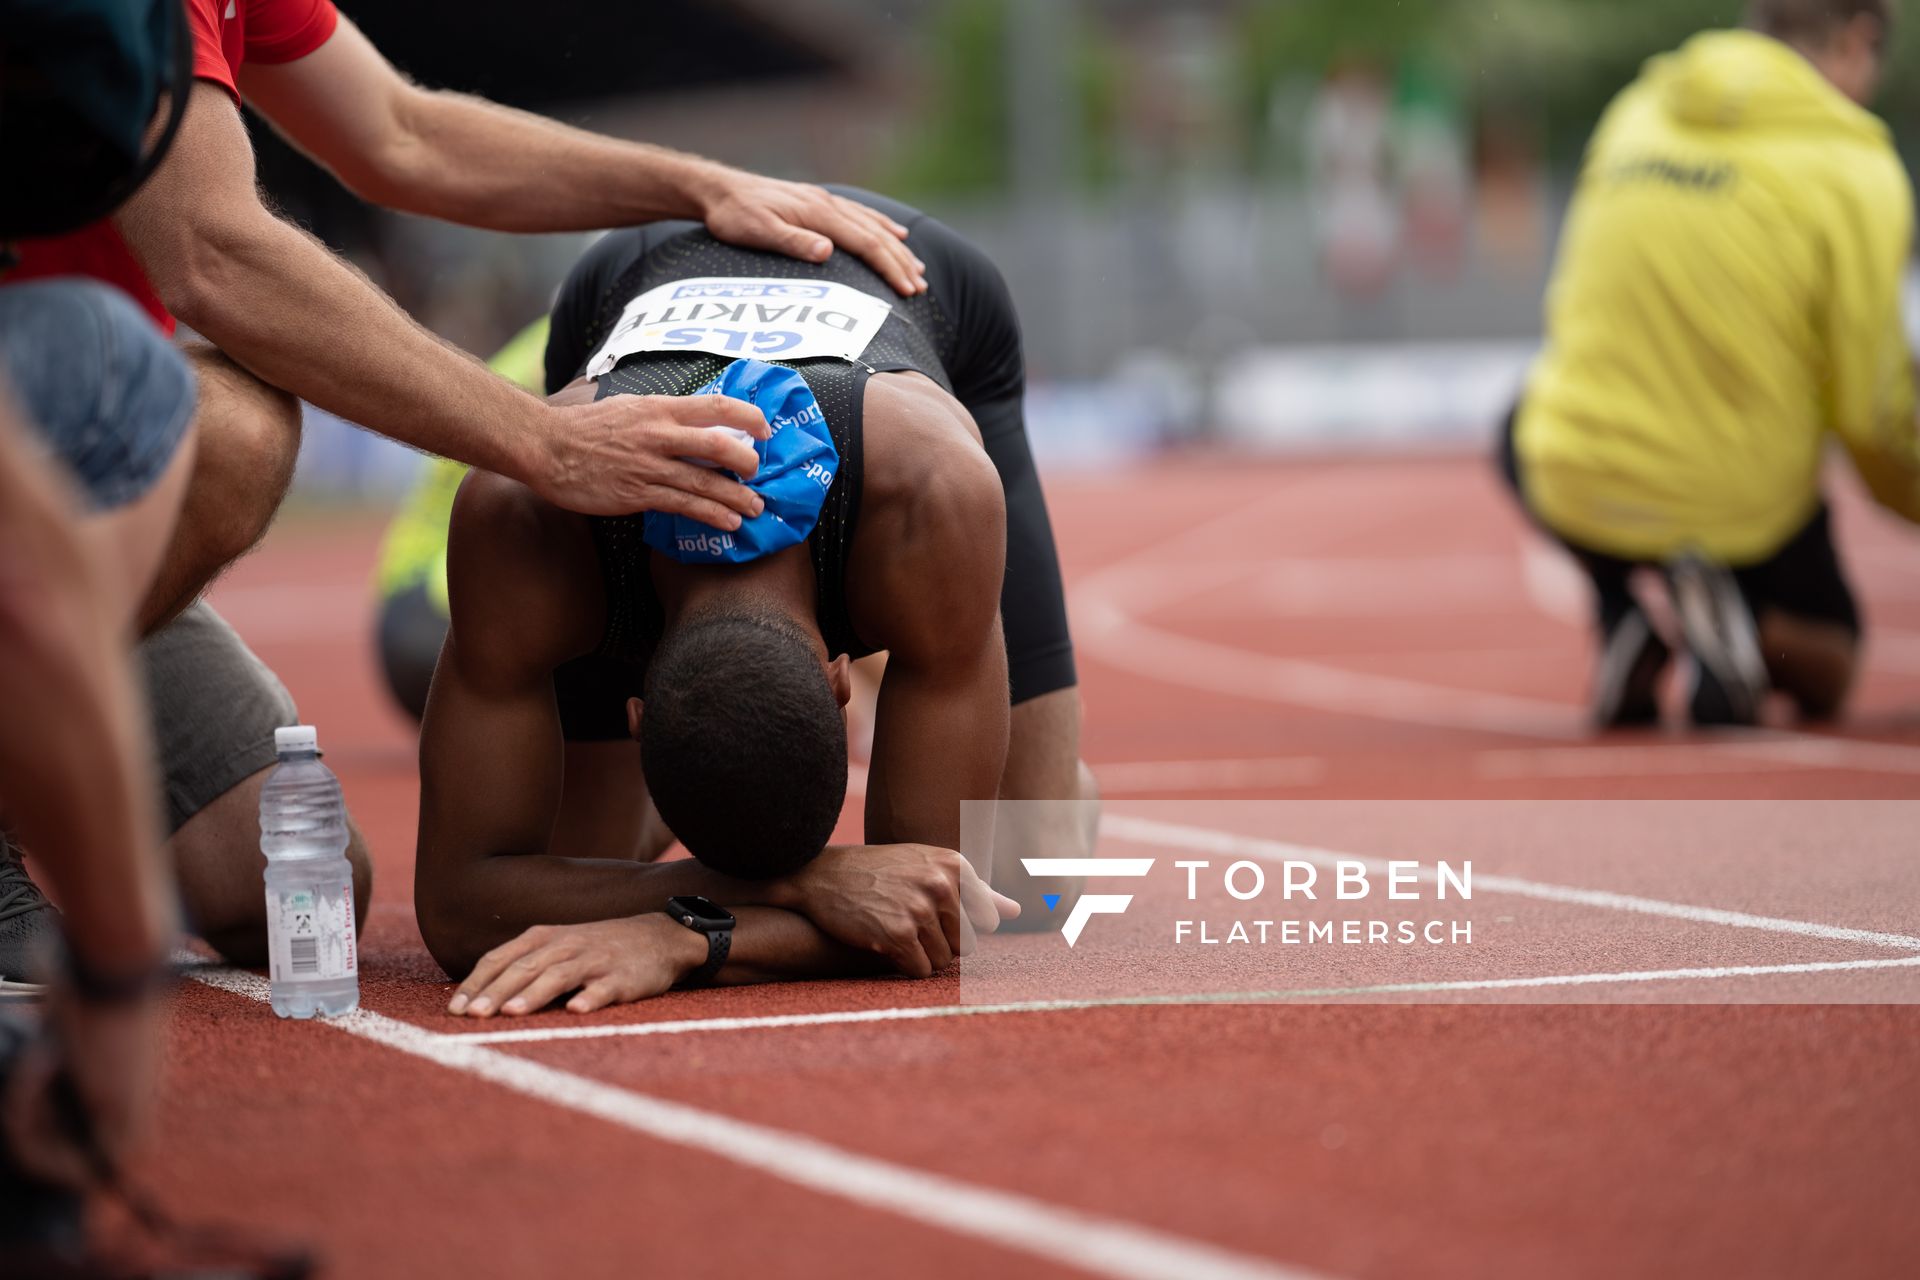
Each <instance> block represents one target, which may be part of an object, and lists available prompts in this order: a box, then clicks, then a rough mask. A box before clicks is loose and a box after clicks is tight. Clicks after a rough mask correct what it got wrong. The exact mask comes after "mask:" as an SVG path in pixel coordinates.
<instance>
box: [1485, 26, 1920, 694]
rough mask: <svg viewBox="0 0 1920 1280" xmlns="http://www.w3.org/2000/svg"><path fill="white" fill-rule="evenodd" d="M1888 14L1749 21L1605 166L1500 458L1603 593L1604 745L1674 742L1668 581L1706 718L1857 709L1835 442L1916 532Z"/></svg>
mask: <svg viewBox="0 0 1920 1280" xmlns="http://www.w3.org/2000/svg"><path fill="white" fill-rule="evenodd" d="M1893 4H1894V0H1753V2H1752V3H1751V4H1750V5H1749V6H1748V13H1747V26H1746V29H1744V30H1738V31H1713V32H1707V33H1704V34H1701V35H1699V36H1696V37H1694V38H1693V39H1692V40H1690V41H1689V42H1688V43H1687V44H1685V45H1684V46H1682V47H1681V48H1680V49H1679V50H1678V51H1676V52H1674V53H1671V54H1667V55H1665V56H1662V57H1658V58H1655V59H1653V60H1652V61H1651V62H1650V63H1649V64H1648V65H1647V68H1646V70H1645V73H1644V74H1643V75H1642V76H1641V77H1640V79H1639V80H1637V81H1636V82H1635V83H1634V84H1632V85H1631V86H1630V87H1628V88H1627V89H1626V90H1625V91H1624V92H1622V93H1621V94H1620V96H1619V97H1618V98H1617V99H1615V101H1614V102H1613V104H1612V106H1611V107H1609V108H1608V111H1607V113H1606V115H1605V117H1604V118H1603V119H1602V121H1601V123H1600V126H1599V128H1598V130H1597V132H1596V133H1595V135H1594V137H1593V140H1592V143H1591V144H1590V146H1589V149H1588V152H1587V156H1586V160H1585V163H1584V167H1583V170H1582V173H1581V176H1580V181H1579V186H1578V188H1577V190H1576V192H1575V195H1574V201H1573V207H1572V209H1571V210H1570V212H1569V214H1568V219H1567V225H1566V229H1565V232H1564V234H1563V239H1562V242H1561V246H1560V254H1559V261H1558V264H1557V266H1556V269H1555V275H1554V279H1553V283H1552V287H1551V289H1550V291H1549V294H1548V299H1547V329H1548V342H1547V348H1546V351H1545V353H1544V354H1543V355H1542V357H1541V359H1540V360H1539V362H1538V363H1537V364H1536V366H1535V368H1534V370H1533V373H1532V376H1531V378H1530V381H1529V385H1528V387H1527V390H1526V393H1525V396H1524V399H1523V401H1522V404H1521V407H1520V408H1519V410H1517V411H1516V413H1515V415H1514V418H1513V419H1512V421H1511V422H1510V423H1509V425H1508V428H1507V431H1506V432H1505V434H1504V438H1503V444H1504V447H1503V450H1502V457H1503V462H1504V464H1505V469H1506V472H1507V475H1508V478H1509V479H1510V480H1511V481H1512V482H1513V484H1514V485H1515V486H1516V488H1517V490H1518V492H1519V493H1520V496H1521V498H1522V501H1523V504H1524V506H1525V507H1526V509H1527V511H1528V512H1529V513H1530V514H1531V515H1532V516H1533V518H1534V519H1535V520H1537V521H1538V522H1539V523H1540V524H1541V525H1543V526H1544V527H1545V528H1546V530H1547V531H1548V532H1549V533H1551V534H1553V535H1554V536H1555V537H1556V538H1557V539H1558V540H1559V541H1561V542H1562V543H1564V544H1565V545H1566V546H1567V547H1568V548H1569V549H1570V550H1571V551H1572V552H1573V553H1574V555H1575V557H1576V559H1578V560H1579V561H1580V563H1581V565H1582V566H1583V567H1584V568H1585V569H1586V570H1587V572H1588V574H1589V575H1590V576H1591V577H1592V579H1593V583H1594V588H1595V592H1596V598H1597V603H1598V608H1597V612H1598V617H1599V623H1600V629H1601V653H1600V659H1599V664H1598V674H1597V677H1596V680H1595V687H1594V710H1595V715H1596V719H1597V720H1598V722H1599V723H1600V724H1601V725H1602V726H1609V727H1610V726H1621V725H1631V724H1644V723H1651V722H1653V721H1655V720H1657V719H1658V701H1657V695H1658V689H1659V682H1660V679H1661V677H1662V675H1663V673H1664V671H1665V669H1666V667H1667V665H1668V663H1669V660H1670V658H1671V647H1670V646H1669V644H1668V642H1667V641H1666V640H1665V639H1663V638H1662V637H1661V636H1660V635H1659V634H1657V632H1656V630H1655V628H1654V626H1653V624H1652V623H1651V622H1650V620H1649V617H1648V614H1647V613H1646V611H1645V610H1644V609H1643V608H1642V606H1641V603H1640V601H1639V600H1638V598H1637V597H1636V595H1635V593H1634V586H1633V576H1634V573H1635V570H1636V569H1637V568H1640V567H1645V566H1654V567H1657V568H1658V569H1659V570H1661V571H1662V572H1664V573H1665V575H1666V577H1667V581H1668V585H1669V588H1670V593H1671V596H1672V599H1673V603H1674V606H1675V608H1674V614H1675V617H1676V620H1677V621H1678V623H1679V629H1680V632H1681V635H1680V636H1679V637H1678V639H1679V641H1680V642H1681V643H1684V645H1685V647H1686V649H1687V650H1688V652H1689V655H1690V656H1691V658H1692V659H1693V662H1692V664H1691V666H1692V670H1693V680H1692V689H1691V696H1690V710H1691V713H1692V717H1693V719H1694V720H1695V722H1697V723H1703V724H1728V723H1732V724H1744V723H1752V722H1754V721H1755V720H1757V719H1758V718H1759V716H1760V714H1761V711H1762V708H1763V704H1764V702H1765V700H1766V697H1767V695H1768V693H1769V691H1770V690H1776V689H1777V690H1779V691H1780V692H1783V693H1785V694H1787V695H1789V696H1790V697H1791V698H1792V700H1793V701H1794V703H1795V704H1796V705H1797V707H1798V709H1799V711H1800V713H1801V714H1802V715H1803V716H1806V717H1809V718H1816V719H1818V718H1827V717H1831V716H1834V715H1836V714H1838V713H1839V711H1840V710H1841V709H1842V707H1843V705H1844V702H1845V699H1846V696H1847V693H1848V691H1849V689H1850V687H1851V685H1852V682H1853V677H1854V672H1855V669H1856V666H1857V655H1858V651H1859V642H1860V616H1859V611H1858V608H1857V606H1856V604H1855V602H1854V598H1853V593H1852V591H1851V590H1850V589H1849V587H1848V585H1847V581H1846V578H1845V575H1844V573H1843V572H1842V569H1841V566H1840V560H1839V557H1838V554H1837V553H1836V550H1835V548H1834V544H1833V540H1832V534H1831V530H1830V528H1829V522H1828V516H1827V508H1826V504H1825V502H1824V499H1823V497H1822V492H1821V463H1822V455H1823V453H1824V451H1825V449H1824V446H1825V442H1826V440H1827V438H1828V437H1830V436H1831V437H1836V438H1837V439H1838V440H1839V441H1840V443H1841V444H1842V445H1844V446H1845V448H1846V449H1847V451H1848V452H1849V454H1850V455H1851V456H1852V458H1853V461H1854V463H1855V465H1856V467H1857V468H1858V470H1859V472H1860V474H1861V475H1862V477H1863V478H1864V479H1865V481H1866V483H1867V485H1868V487H1869V488H1870V489H1871V490H1872V492H1873V495H1874V497H1875V498H1876V499H1878V500H1879V502H1880V503H1882V504H1883V505H1884V506H1886V507H1887V508H1889V509H1890V510H1892V511H1894V512H1896V513H1898V514H1899V515H1901V516H1903V517H1905V518H1906V519H1908V520H1911V521H1920V432H1917V430H1916V420H1915V403H1914V375H1913V367H1912V358H1911V355H1910V353H1909V351H1908V349H1907V345H1906V336H1905V330H1904V327H1903V325H1902V321H1901V312H1900V287H1901V279H1902V275H1903V272H1904V270H1905V268H1906V265H1907V262H1908V258H1909V255H1910V252H1911V242H1912V237H1913V196H1912V190H1911V186H1910V184H1909V181H1908V178H1907V175H1906V172H1905V171H1904V169H1903V168H1902V167H1901V164H1900V160H1899V158H1898V156H1897V155H1896V153H1895V151H1894V149H1893V143H1892V139H1891V136H1890V134H1889V132H1888V130H1887V127H1886V125H1884V124H1883V123H1882V122H1881V121H1880V120H1879V119H1878V118H1876V117H1875V116H1873V115H1871V114H1869V113H1868V112H1867V110H1866V109H1865V107H1864V105H1863V104H1865V103H1866V102H1868V101H1870V100H1871V98H1872V97H1873V95H1874V93H1875V91H1876V89H1877V87H1878V84H1879V80H1880V77H1881V74H1882V71H1883V69H1884V60H1885V54H1886V50H1887V48H1888V45H1889V41H1890V37H1891V29H1892V22H1893V18H1894V12H1893Z"/></svg>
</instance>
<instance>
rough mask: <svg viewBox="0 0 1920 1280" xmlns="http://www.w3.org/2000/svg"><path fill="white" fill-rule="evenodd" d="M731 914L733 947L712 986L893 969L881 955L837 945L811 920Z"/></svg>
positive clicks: (764, 911) (759, 912)
mask: <svg viewBox="0 0 1920 1280" xmlns="http://www.w3.org/2000/svg"><path fill="white" fill-rule="evenodd" d="M733 914H734V919H735V921H736V924H735V925H734V930H733V948H732V950H731V951H729V952H728V953H727V963H726V964H725V965H723V966H721V969H720V974H719V976H718V977H717V978H715V979H714V982H715V985H717V986H723V987H744V986H750V985H752V984H753V983H756V982H793V981H797V980H800V979H805V978H857V977H866V976H868V975H871V974H876V973H886V972H888V971H889V970H890V969H891V967H892V966H891V964H890V962H889V961H888V960H887V958H886V957H885V956H882V955H876V954H875V953H873V952H871V951H861V950H859V949H857V948H855V947H849V946H847V945H846V944H845V943H841V942H836V941H834V940H833V939H832V938H830V937H828V936H827V935H826V934H825V933H822V932H821V931H820V928H819V926H817V925H815V924H814V923H813V922H812V921H811V920H808V919H807V918H806V917H805V916H802V915H795V914H794V913H793V912H791V911H781V910H778V909H776V908H773V907H746V908H743V909H740V910H736V911H735V912H734V913H733Z"/></svg>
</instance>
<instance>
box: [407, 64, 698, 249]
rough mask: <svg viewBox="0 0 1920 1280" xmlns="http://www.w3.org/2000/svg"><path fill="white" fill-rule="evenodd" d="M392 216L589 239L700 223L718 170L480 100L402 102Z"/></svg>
mask: <svg viewBox="0 0 1920 1280" xmlns="http://www.w3.org/2000/svg"><path fill="white" fill-rule="evenodd" d="M399 116H400V125H401V127H402V128H403V129H404V130H405V136H406V137H407V138H408V139H409V145H407V146H406V147H404V148H401V149H399V152H398V154H400V155H402V156H404V157H405V159H404V160H403V161H402V162H401V163H403V164H404V170H403V172H402V173H400V174H399V175H397V176H396V177H395V178H393V179H392V181H391V185H390V187H389V188H388V189H387V191H386V192H385V193H384V194H385V196H386V198H387V202H388V203H391V204H393V205H394V206H395V207H397V208H403V209H406V210H408V211H409V212H412V213H419V214H425V215H428V216H430V217H436V218H445V219H446V220H448V221H450V222H460V223H465V224H466V225H468V226H474V227H486V228H488V229H490V230H494V231H519V232H538V231H590V230H597V229H599V228H602V227H623V226H631V225H634V224H636V223H642V222H654V221H658V220H661V219H665V218H694V219H698V218H700V217H701V213H702V210H703V208H704V207H705V197H706V196H707V195H708V194H710V189H711V187H712V185H713V182H714V179H715V177H716V176H717V175H718V174H721V173H723V172H725V170H724V168H723V167H722V166H720V165H717V164H714V163H713V162H711V161H707V160H701V159H699V158H697V157H694V156H688V155H682V154H681V153H679V152H676V151H670V150H667V149H666V148H664V147H656V146H650V145H647V144H645V143H638V142H627V141H623V140H621V139H618V138H609V137H605V136H602V135H600V134H596V133H589V132H587V131H586V130H584V129H575V128H572V127H571V126H568V125H564V124H561V123H559V122H558V121H554V120H549V119H546V118H545V117H542V116H537V115H532V114H530V113H528V112H525V111H516V110H514V109H513V108H511V107H503V106H500V105H498V104H496V103H491V102H486V101H484V100H482V99H480V98H473V97H468V96H466V95H464V94H457V93H448V92H438V93H433V92H421V91H416V92H414V93H412V94H409V95H408V96H407V98H406V100H405V104H404V106H403V108H402V109H401V111H400V112H399Z"/></svg>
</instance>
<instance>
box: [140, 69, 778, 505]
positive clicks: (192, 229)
mask: <svg viewBox="0 0 1920 1280" xmlns="http://www.w3.org/2000/svg"><path fill="white" fill-rule="evenodd" d="M192 92H193V97H192V101H191V103H190V104H189V105H188V108H187V113H186V118H185V121H184V123H183V124H182V126H181V129H180V135H179V138H178V139H177V141H176V142H175V144H174V147H173V150H172V151H170V152H169V153H168V155H167V158H166V160H165V162H164V163H162V164H161V166H160V168H159V170H158V171H157V172H156V173H155V174H154V175H153V177H152V178H151V179H150V180H149V181H148V182H147V184H146V185H145V186H144V187H142V188H141V189H140V191H139V192H138V193H137V194H136V195H135V196H134V197H133V198H132V199H131V200H129V201H128V202H127V204H126V206H125V207H124V208H123V209H122V210H121V211H120V212H119V213H118V214H117V215H115V222H116V225H117V226H118V227H119V229H120V231H121V233H122V235H123V236H124V237H125V238H126V241H127V243H128V245H129V246H130V247H131V248H132V249H133V252H134V256H135V257H137V258H138V259H139V260H140V263H141V265H142V266H143V267H145V268H146V270H147V272H148V274H149V275H150V276H151V278H152V280H153V283H154V286H155V288H156V289H157V290H158V291H159V294H160V297H161V300H162V301H164V302H165V303H166V304H167V307H168V308H169V309H170V310H171V311H172V312H173V313H174V314H175V315H177V316H178V317H179V318H180V319H181V320H183V321H185V322H186V323H187V324H188V325H190V326H192V327H193V328H194V329H195V330H197V331H198V332H200V333H201V334H203V335H204V336H206V337H207V338H209V339H211V340H212V341H213V342H214V343H215V344H216V345H218V346H219V347H220V349H221V350H222V351H224V352H226V354H227V355H229V356H231V357H232V358H233V359H235V360H237V361H239V362H240V363H241V364H242V365H244V366H246V368H247V369H248V370H250V371H251V372H252V373H253V374H255V375H256V376H257V377H259V378H260V379H261V380H262V381H264V382H268V383H271V384H272V385H274V386H276V387H281V388H283V389H285V390H287V391H290V392H292V393H293V394H294V395H297V396H299V397H300V398H302V399H304V400H309V401H311V402H312V403H314V404H316V405H319V406H320V407H321V408H323V409H327V410H329V411H331V412H333V413H336V414H338V415H339V416H341V417H343V418H345V419H347V420H348V421H350V422H357V423H360V424H361V425H363V426H367V427H371V428H372V429H374V430H376V431H379V432H381V433H382V434H384V435H389V436H392V437H393V438H394V439H396V440H400V441H402V442H404V443H406V444H410V445H413V446H415V447H416V448H420V449H424V450H426V451H428V452H430V453H436V454H439V455H441V456H442V457H447V458H454V459H456V460H458V461H461V462H468V463H472V464H474V465H475V466H479V467H484V468H486V469H487V470H490V471H494V472H498V473H500V474H502V475H509V476H513V477H515V478H516V479H519V480H521V481H523V482H525V483H526V484H527V485H529V486H531V487H532V488H533V489H534V491H535V492H537V493H540V494H541V495H542V496H544V497H546V498H547V499H548V500H549V501H551V502H553V503H554V504H556V505H558V506H562V507H567V508H570V509H573V510H577V511H585V512H589V513H594V514H613V515H626V514H630V513H632V512H636V511H645V510H654V511H674V512H678V513H681V514H685V515H690V516H692V517H693V518H695V519H697V520H701V521H703V522H705V523H708V524H713V525H716V526H718V527H720V528H723V529H732V528H738V527H739V523H740V516H741V515H742V514H747V515H751V514H754V513H756V512H757V511H758V510H759V508H760V505H761V503H760V499H759V498H758V497H756V496H755V495H754V494H753V493H752V492H751V491H750V490H748V489H747V488H746V486H744V485H741V484H737V483H735V482H733V481H732V480H730V479H726V478H724V477H722V476H721V475H719V474H718V473H716V472H715V471H713V470H710V469H708V468H705V467H699V466H695V465H693V464H692V463H690V462H687V461H685V459H687V458H700V459H705V460H708V461H712V462H716V463H718V464H720V465H721V466H723V467H726V468H728V469H730V470H732V471H735V472H737V473H738V474H740V475H745V476H750V475H752V474H753V471H754V469H755V467H756V466H757V465H758V460H757V458H756V457H755V455H754V453H753V451H752V449H751V448H749V447H748V446H747V445H745V444H744V443H742V442H740V441H738V440H728V439H725V438H724V436H725V433H722V432H715V431H703V430H700V428H701V427H703V426H707V425H711V424H714V423H724V424H726V425H728V426H734V427H738V428H739V429H741V430H743V431H747V432H749V433H750V434H752V435H755V436H758V437H760V438H762V439H764V438H765V437H766V434H767V425H766V421H765V418H764V417H763V416H762V415H761V413H760V412H759V410H757V409H755V408H754V407H753V406H752V405H749V404H746V403H745V402H743V401H739V400H730V399H727V398H725V397H721V396H698V397H684V398H678V399H676V398H672V397H653V396H621V397H617V398H614V399H610V400H606V401H602V402H600V403H597V404H593V403H587V404H571V405H550V404H547V403H546V402H544V401H542V400H540V399H538V398H537V397H535V396H531V395H528V394H527V393H526V392H524V391H522V390H520V389H519V388H518V387H515V386H514V385H513V384H511V383H509V382H508V381H507V380H506V379H504V378H501V377H498V376H496V375H495V374H493V373H491V372H489V371H488V370H487V369H486V367H485V366H483V365H481V364H479V363H478V362H477V361H475V360H473V359H472V358H470V357H468V356H467V355H465V354H464V353H462V352H460V351H458V350H456V349H454V348H453V347H451V346H448V345H447V344H445V343H443V342H441V341H440V340H439V339H438V338H435V337H434V336H433V335H432V334H430V333H428V332H427V331H426V330H425V329H422V328H421V327H420V326H418V325H416V324H415V323H414V322H413V321H412V320H410V319H409V318H408V317H407V316H406V314H405V313H404V312H402V311H401V310H400V308H399V307H398V306H396V305H395V304H394V303H393V301H392V300H391V299H389V298H388V297H386V295H384V294H382V293H381V292H380V291H379V290H378V289H376V288H374V287H373V286H372V285H371V284H370V283H368V282H367V280H366V279H365V278H364V277H362V276H361V275H360V274H359V273H357V272H355V271H354V270H353V269H352V268H351V267H349V266H348V265H347V264H346V263H345V262H343V261H341V260H340V259H339V258H337V257H335V256H334V255H333V254H331V253H329V252H328V251H327V249H326V248H325V247H324V246H322V245H321V244H320V243H319V241H317V240H315V239H313V238H312V237H311V236H309V235H307V234H306V233H305V232H303V231H301V230H299V229H298V228H296V227H294V226H292V225H291V224H289V223H287V222H285V221H283V220H281V219H279V218H277V217H275V216H274V215H273V214H272V213H270V212H269V211H268V210H267V209H266V207H265V206H264V205H262V204H261V202H260V196H259V192H258V191H257V189H256V188H255V185H254V168H253V150H252V145H251V143H250V142H249V141H248V138H247V133H246V128H245V126H244V125H242V123H241V121H240V113H239V111H238V110H237V109H236V108H235V107H234V104H233V101H232V99H231V98H229V97H228V96H227V94H226V92H225V90H223V89H221V88H219V87H217V86H215V85H212V84H207V83H204V82H203V83H199V84H196V85H195V86H194V88H193V91H192Z"/></svg>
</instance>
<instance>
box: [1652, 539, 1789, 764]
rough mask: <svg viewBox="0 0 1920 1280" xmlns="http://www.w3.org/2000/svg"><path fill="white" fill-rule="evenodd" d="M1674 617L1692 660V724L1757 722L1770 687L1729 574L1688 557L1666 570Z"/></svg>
mask: <svg viewBox="0 0 1920 1280" xmlns="http://www.w3.org/2000/svg"><path fill="white" fill-rule="evenodd" d="M1667 582H1668V584H1669V586H1670V587H1671V589H1672V591H1673V609H1674V613H1675V614H1676V615H1677V616H1678V617H1679V619H1680V627H1681V630H1682V631H1684V632H1685V634H1686V638H1687V651H1688V652H1689V653H1690V654H1691V655H1692V656H1693V692H1692V696H1691V697H1690V698H1689V700H1688V705H1689V708H1690V710H1691V712H1692V716H1693V722H1694V723H1695V724H1697V725H1702V726H1715V725H1751V724H1758V723H1759V721H1760V712H1761V709H1762V708H1763V707H1764V706H1765V705H1766V700H1767V693H1768V691H1769V690H1770V689H1771V688H1772V687H1773V686H1772V681H1771V680H1770V679H1769V678H1768V676H1767V663H1766V659H1765V657H1764V656H1763V655H1762V654H1761V652H1760V631H1759V628H1758V627H1757V626H1756V625H1755V624H1754V621H1753V612H1752V610H1750V609H1748V608H1747V602H1746V598H1745V597H1743V596H1742V595H1741V594H1740V586H1739V584H1738V583H1736V582H1735V581H1734V580H1733V575H1732V574H1731V573H1729V572H1727V570H1726V568H1725V567H1724V566H1722V565H1717V564H1714V563H1712V562H1711V561H1708V560H1706V559H1705V558H1703V557H1701V556H1698V555H1694V554H1692V553H1688V554H1687V555H1684V556H1681V557H1680V558H1679V559H1678V560H1675V561H1673V562H1672V563H1671V564H1669V565H1668V566H1667Z"/></svg>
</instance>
